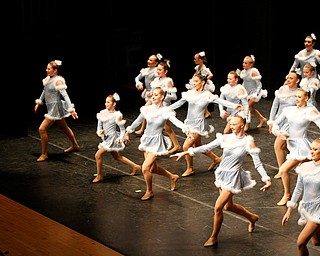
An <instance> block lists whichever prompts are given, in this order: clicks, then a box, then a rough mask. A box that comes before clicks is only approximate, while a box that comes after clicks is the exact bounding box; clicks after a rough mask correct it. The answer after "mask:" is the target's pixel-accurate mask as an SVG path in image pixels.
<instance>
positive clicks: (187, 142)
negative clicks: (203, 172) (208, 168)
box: [182, 133, 201, 177]
mask: <svg viewBox="0 0 320 256" xmlns="http://www.w3.org/2000/svg"><path fill="white" fill-rule="evenodd" d="M192 136H193V138H190V139H186V140H185V141H184V143H183V151H186V150H188V148H190V147H192V146H193V145H194V143H195V142H196V141H197V140H200V141H201V137H200V135H199V134H197V133H193V134H192ZM185 158H186V162H187V169H186V170H185V172H184V173H183V174H182V177H188V176H191V175H193V174H194V170H193V156H190V155H189V154H188V155H186V156H185Z"/></svg>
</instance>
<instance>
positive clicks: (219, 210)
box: [204, 190, 233, 247]
mask: <svg viewBox="0 0 320 256" xmlns="http://www.w3.org/2000/svg"><path fill="white" fill-rule="evenodd" d="M219 191H220V194H219V196H218V198H217V201H216V203H215V206H214V217H213V230H212V234H211V236H210V237H209V239H208V240H207V241H206V242H205V243H204V246H205V247H209V246H214V245H215V244H217V242H218V235H219V233H220V229H221V226H222V222H223V209H224V206H225V205H226V204H227V203H228V202H229V201H230V200H231V199H232V196H233V194H232V193H231V192H230V191H227V190H219Z"/></svg>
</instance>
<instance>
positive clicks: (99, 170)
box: [92, 147, 106, 183]
mask: <svg viewBox="0 0 320 256" xmlns="http://www.w3.org/2000/svg"><path fill="white" fill-rule="evenodd" d="M105 152H106V150H105V149H104V148H103V147H101V148H99V149H98V151H97V152H96V154H95V155H94V157H95V159H96V166H97V176H96V177H95V178H94V180H93V181H92V182H93V183H97V182H101V181H103V176H102V158H103V155H104V154H105Z"/></svg>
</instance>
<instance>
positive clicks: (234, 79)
mask: <svg viewBox="0 0 320 256" xmlns="http://www.w3.org/2000/svg"><path fill="white" fill-rule="evenodd" d="M240 72H241V71H240V70H239V69H237V70H236V71H234V70H232V71H230V72H229V73H228V77H227V84H225V85H224V86H222V87H221V88H220V92H221V93H220V99H223V100H227V101H230V102H233V103H236V104H240V105H242V106H243V108H244V110H243V112H244V113H245V116H246V120H247V121H248V118H249V104H248V99H247V97H248V93H247V90H246V89H245V88H244V87H243V85H242V84H239V79H240ZM219 111H220V117H221V118H222V119H224V120H226V121H227V124H226V126H225V128H224V131H223V133H224V134H227V133H231V129H230V119H231V117H233V116H234V115H235V114H237V113H238V112H239V111H240V110H237V109H233V108H225V107H223V105H221V104H219Z"/></svg>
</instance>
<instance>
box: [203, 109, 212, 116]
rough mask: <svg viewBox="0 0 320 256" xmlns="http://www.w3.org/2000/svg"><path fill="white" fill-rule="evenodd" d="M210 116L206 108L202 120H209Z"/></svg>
mask: <svg viewBox="0 0 320 256" xmlns="http://www.w3.org/2000/svg"><path fill="white" fill-rule="evenodd" d="M210 116H211V113H210V111H209V110H208V108H206V109H205V110H204V118H209V117H210Z"/></svg>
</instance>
